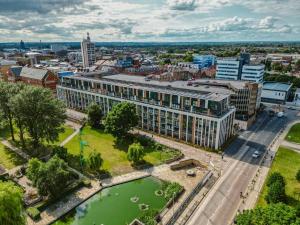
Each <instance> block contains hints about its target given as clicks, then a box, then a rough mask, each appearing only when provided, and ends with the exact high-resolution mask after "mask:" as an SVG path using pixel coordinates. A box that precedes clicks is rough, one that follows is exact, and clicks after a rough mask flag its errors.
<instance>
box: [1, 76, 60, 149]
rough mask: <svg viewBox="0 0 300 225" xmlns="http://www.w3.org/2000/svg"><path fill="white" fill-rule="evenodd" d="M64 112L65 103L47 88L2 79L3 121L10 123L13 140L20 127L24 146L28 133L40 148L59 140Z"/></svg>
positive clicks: (34, 145) (20, 135)
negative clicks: (42, 144) (44, 142)
mask: <svg viewBox="0 0 300 225" xmlns="http://www.w3.org/2000/svg"><path fill="white" fill-rule="evenodd" d="M65 111H66V110H65V106H64V104H63V103H62V102H61V101H59V100H58V99H56V98H55V97H54V96H53V94H52V92H51V91H50V90H48V89H45V88H40V87H34V86H28V85H24V84H21V83H18V84H14V83H7V82H2V81H0V120H1V121H2V123H1V124H3V123H5V124H6V125H8V127H9V130H10V134H11V138H12V140H13V141H15V126H16V127H17V132H18V135H19V137H20V142H21V144H22V146H23V147H24V148H25V147H26V142H25V133H26V134H28V137H29V138H30V141H31V143H32V144H33V147H38V146H39V145H40V144H41V143H42V142H43V141H47V142H54V141H56V140H57V139H58V135H59V133H60V132H62V131H63V128H62V125H63V123H64V121H65V119H66V114H65Z"/></svg>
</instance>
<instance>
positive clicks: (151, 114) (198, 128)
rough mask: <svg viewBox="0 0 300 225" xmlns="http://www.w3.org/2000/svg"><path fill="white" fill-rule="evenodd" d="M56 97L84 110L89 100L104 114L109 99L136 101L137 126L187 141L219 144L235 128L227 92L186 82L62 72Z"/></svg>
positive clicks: (233, 109) (109, 108) (68, 104)
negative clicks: (89, 75)
mask: <svg viewBox="0 0 300 225" xmlns="http://www.w3.org/2000/svg"><path fill="white" fill-rule="evenodd" d="M57 95H58V98H59V99H61V100H63V101H64V102H65V104H66V105H67V106H68V107H69V108H74V109H80V110H84V109H85V108H87V107H88V106H89V104H91V103H92V102H96V103H97V104H99V105H101V106H102V109H103V111H104V113H105V114H106V113H108V112H109V111H110V110H111V108H112V107H113V105H114V104H117V103H118V102H121V101H129V102H132V103H134V104H135V105H136V109H137V113H138V115H139V117H140V120H139V127H140V128H141V129H144V130H148V131H152V132H155V133H158V134H160V135H166V136H169V137H172V138H174V139H177V140H181V141H184V142H187V143H191V144H195V145H199V146H204V147H208V148H212V149H219V148H220V147H221V146H222V145H223V144H224V143H225V142H226V141H227V140H228V139H229V138H230V137H231V136H232V135H233V132H234V124H233V121H234V117H235V107H230V106H229V99H230V98H229V97H230V95H229V94H220V93H212V92H209V91H200V90H198V89H197V87H193V86H190V84H189V82H188V81H174V82H160V81H154V80H151V79H148V78H144V77H141V76H131V75H124V74H118V75H109V76H100V75H99V76H97V75H96V76H95V75H94V76H93V77H88V76H83V75H81V76H72V77H63V78H61V80H60V84H59V85H58V86H57Z"/></svg>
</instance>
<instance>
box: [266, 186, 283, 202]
mask: <svg viewBox="0 0 300 225" xmlns="http://www.w3.org/2000/svg"><path fill="white" fill-rule="evenodd" d="M265 199H266V201H267V203H279V202H285V201H286V194H285V186H284V185H283V184H282V183H281V182H280V181H276V182H275V183H273V184H271V186H270V187H269V190H268V194H267V195H266V197H265Z"/></svg>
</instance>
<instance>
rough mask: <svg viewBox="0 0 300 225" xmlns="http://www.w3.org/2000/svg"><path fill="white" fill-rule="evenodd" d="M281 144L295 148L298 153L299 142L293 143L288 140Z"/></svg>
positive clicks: (299, 149) (299, 151)
mask: <svg viewBox="0 0 300 225" xmlns="http://www.w3.org/2000/svg"><path fill="white" fill-rule="evenodd" d="M281 145H282V146H284V147H287V148H290V149H293V150H295V151H296V152H298V153H300V144H297V143H294V142H289V141H283V142H282V144H281Z"/></svg>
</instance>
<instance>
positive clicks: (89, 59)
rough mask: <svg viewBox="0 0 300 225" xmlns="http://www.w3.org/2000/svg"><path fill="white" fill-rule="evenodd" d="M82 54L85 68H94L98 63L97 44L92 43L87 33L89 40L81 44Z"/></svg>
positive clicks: (84, 40)
mask: <svg viewBox="0 0 300 225" xmlns="http://www.w3.org/2000/svg"><path fill="white" fill-rule="evenodd" d="M81 53H82V62H83V67H84V68H88V67H92V66H93V65H94V64H95V62H96V56H95V43H93V42H91V38H90V35H89V33H87V38H86V39H83V41H82V42H81Z"/></svg>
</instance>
